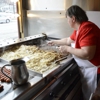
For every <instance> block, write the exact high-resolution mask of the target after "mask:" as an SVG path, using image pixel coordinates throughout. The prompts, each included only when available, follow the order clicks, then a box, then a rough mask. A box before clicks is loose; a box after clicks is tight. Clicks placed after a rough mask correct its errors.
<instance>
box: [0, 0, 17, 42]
mask: <svg viewBox="0 0 100 100" xmlns="http://www.w3.org/2000/svg"><path fill="white" fill-rule="evenodd" d="M17 16H18V14H17V11H16V0H0V41H2V40H9V39H15V38H18V24H17Z"/></svg>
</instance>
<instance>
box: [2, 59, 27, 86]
mask: <svg viewBox="0 0 100 100" xmlns="http://www.w3.org/2000/svg"><path fill="white" fill-rule="evenodd" d="M5 66H11V77H10V76H8V75H7V74H6V73H5V72H4V70H3V69H4V67H5ZM1 72H2V73H3V74H4V75H5V76H7V77H8V78H10V80H11V82H14V84H15V85H22V84H24V83H26V82H27V81H28V77H29V73H28V70H27V67H26V65H25V61H24V60H22V59H16V60H12V61H10V64H6V65H4V66H3V67H2V68H1Z"/></svg>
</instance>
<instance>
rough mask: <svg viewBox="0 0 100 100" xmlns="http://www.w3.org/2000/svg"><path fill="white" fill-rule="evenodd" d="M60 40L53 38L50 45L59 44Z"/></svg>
mask: <svg viewBox="0 0 100 100" xmlns="http://www.w3.org/2000/svg"><path fill="white" fill-rule="evenodd" d="M58 42H59V40H52V41H49V42H48V45H51V46H54V45H58V44H59V43H58Z"/></svg>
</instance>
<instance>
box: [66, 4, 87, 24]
mask: <svg viewBox="0 0 100 100" xmlns="http://www.w3.org/2000/svg"><path fill="white" fill-rule="evenodd" d="M67 16H69V17H71V18H72V16H74V17H75V19H76V21H77V22H79V23H82V22H84V21H88V17H87V15H86V12H85V11H84V10H83V9H82V8H80V7H79V6H77V5H73V6H71V7H69V8H68V9H67V11H66V17H67Z"/></svg>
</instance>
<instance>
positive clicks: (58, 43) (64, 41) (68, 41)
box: [48, 37, 74, 45]
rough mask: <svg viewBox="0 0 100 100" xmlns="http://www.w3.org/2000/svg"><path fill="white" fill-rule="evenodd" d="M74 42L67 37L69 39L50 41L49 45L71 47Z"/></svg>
mask: <svg viewBox="0 0 100 100" xmlns="http://www.w3.org/2000/svg"><path fill="white" fill-rule="evenodd" d="M73 42H74V41H73V40H72V39H71V38H70V37H67V38H63V39H60V40H52V41H49V42H48V44H50V45H71V43H73Z"/></svg>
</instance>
